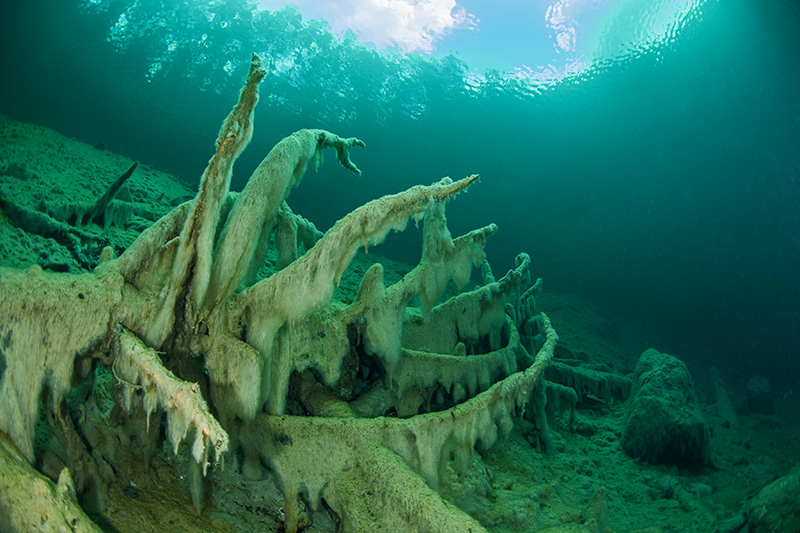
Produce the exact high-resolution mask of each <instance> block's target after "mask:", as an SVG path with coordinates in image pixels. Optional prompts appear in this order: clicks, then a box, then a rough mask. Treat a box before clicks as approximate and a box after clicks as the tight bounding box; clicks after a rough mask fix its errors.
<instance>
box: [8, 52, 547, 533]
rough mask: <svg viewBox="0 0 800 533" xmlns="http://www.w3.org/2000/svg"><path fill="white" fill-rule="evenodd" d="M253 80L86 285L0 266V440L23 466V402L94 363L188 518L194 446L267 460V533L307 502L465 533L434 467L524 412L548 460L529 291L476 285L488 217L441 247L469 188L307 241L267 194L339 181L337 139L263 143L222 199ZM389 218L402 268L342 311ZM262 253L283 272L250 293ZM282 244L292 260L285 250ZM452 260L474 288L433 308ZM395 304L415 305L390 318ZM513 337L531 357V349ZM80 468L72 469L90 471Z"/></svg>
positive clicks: (392, 200)
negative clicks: (325, 177)
mask: <svg viewBox="0 0 800 533" xmlns="http://www.w3.org/2000/svg"><path fill="white" fill-rule="evenodd" d="M264 75H265V73H264V70H263V68H262V66H261V61H260V59H259V58H258V56H256V55H254V56H253V58H252V62H251V67H250V72H249V74H248V76H247V81H246V84H245V86H244V87H243V89H242V91H241V93H240V96H239V101H238V103H237V105H236V106H235V107H234V109H233V110H232V111H231V114H230V115H229V116H228V118H227V119H226V120H225V122H224V124H223V126H222V128H221V130H220V133H219V137H218V139H217V145H216V147H217V150H216V154H215V155H214V157H213V158H212V159H211V161H210V162H209V165H208V167H207V169H206V171H205V172H204V174H203V178H202V182H201V186H200V191H199V192H198V195H197V197H196V198H195V199H194V200H193V201H191V202H186V203H184V204H181V205H180V206H178V207H176V208H175V209H173V210H172V211H170V212H169V213H168V214H167V215H165V216H164V217H162V218H161V219H160V220H158V221H157V222H156V223H155V224H153V225H152V226H151V227H150V228H148V229H147V230H146V231H144V232H143V233H142V234H141V235H140V236H139V238H138V239H137V240H136V241H135V242H134V243H133V244H132V245H131V246H130V247H129V248H128V249H127V250H126V251H125V252H124V253H123V254H122V255H121V256H120V257H119V258H116V259H113V258H112V257H111V256H112V253H111V251H110V250H109V251H108V253H105V254H103V258H104V260H103V262H102V263H101V264H100V265H99V266H98V267H97V268H96V269H95V270H94V271H93V272H91V273H84V274H77V275H76V274H60V273H59V274H57V273H47V272H44V271H43V270H42V269H41V268H40V267H38V266H33V267H30V268H29V269H27V270H25V271H19V270H10V269H4V270H2V271H0V301H2V302H3V303H2V305H3V312H2V313H0V339H2V345H0V349H2V352H0V355H1V356H2V361H3V363H4V365H5V369H4V371H3V374H2V378H0V430H1V431H2V432H4V433H6V434H7V435H8V436H9V437H10V439H11V440H12V441H13V442H14V444H15V445H16V447H17V448H18V449H19V450H20V451H21V452H22V455H23V456H24V457H25V459H27V460H28V461H30V462H33V461H34V459H35V457H34V435H35V425H36V422H37V419H38V412H39V406H40V398H41V397H42V396H43V395H44V396H45V397H46V398H47V401H46V402H45V404H46V405H45V408H46V409H48V410H50V411H52V412H58V410H59V409H61V405H62V402H63V401H64V398H65V396H66V395H67V394H68V393H69V392H70V391H71V390H72V388H73V384H74V383H75V382H76V381H77V380H88V383H89V385H90V386H95V385H96V378H95V377H94V376H95V374H94V372H93V364H92V362H93V360H94V359H97V360H99V361H100V362H101V363H102V364H103V365H105V366H107V367H109V368H111V369H112V371H113V373H114V376H115V377H116V379H117V381H118V382H119V387H120V388H121V390H122V398H121V402H122V403H124V404H125V407H126V408H127V407H129V406H130V405H131V404H132V403H134V402H133V401H134V399H135V403H137V404H138V403H139V402H141V405H142V406H143V409H144V411H145V412H146V413H147V418H146V424H145V427H144V428H142V430H141V431H142V433H143V435H142V437H141V438H142V439H143V440H146V439H148V438H149V439H156V438H158V436H157V435H154V434H150V432H149V431H148V429H149V425H150V423H151V414H152V413H153V412H155V411H158V413H159V415H158V416H160V414H161V412H162V411H163V412H164V413H166V415H167V431H166V433H167V436H168V439H169V441H170V443H171V444H172V445H173V448H174V450H175V451H176V453H177V449H178V446H179V445H180V443H181V442H182V441H183V440H185V439H186V438H188V439H191V442H192V444H191V452H192V457H193V459H194V461H193V464H192V465H191V466H189V468H190V472H189V474H190V475H189V476H188V477H189V479H190V483H189V484H190V490H191V492H192V499H193V502H194V504H195V506H196V507H198V508H200V506H201V505H202V499H203V489H204V486H203V483H202V477H201V476H199V475H198V474H197V472H198V469H199V470H202V472H203V474H205V472H206V469H207V466H208V460H209V455H211V456H212V457H213V458H215V459H217V458H219V457H224V456H225V452H226V450H232V449H233V448H234V447H235V448H238V449H241V450H242V452H243V455H244V459H243V461H242V464H241V470H242V474H243V475H244V476H245V478H256V479H257V478H259V477H260V476H261V475H262V471H261V464H262V461H263V463H266V464H267V465H268V466H269V468H270V470H271V474H272V475H273V476H274V479H275V481H276V483H277V484H278V486H279V487H280V489H281V491H282V492H283V496H284V498H285V505H284V516H285V528H286V531H296V530H297V529H298V527H299V525H300V524H301V522H302V520H301V515H302V510H301V506H302V504H301V500H302V502H303V503H304V504H305V505H307V506H308V507H309V508H310V509H311V510H317V509H321V508H323V501H324V507H325V508H326V509H328V510H329V511H330V513H331V515H332V517H333V519H334V520H335V521H336V522H337V523H338V525H339V527H340V529H341V530H344V531H364V530H374V529H376V528H380V527H384V528H386V529H395V530H396V529H397V528H398V527H400V528H401V529H409V530H421V531H468V530H471V531H480V530H482V529H483V527H482V526H481V525H480V524H479V523H478V522H477V521H476V520H475V519H474V518H472V517H470V516H469V515H467V514H466V513H464V512H463V511H461V510H459V509H458V508H456V507H454V506H453V505H452V504H450V503H447V502H446V501H445V500H443V499H442V498H441V497H440V496H439V494H438V493H437V489H438V488H439V486H440V484H441V483H442V482H443V481H445V479H446V477H447V469H446V466H447V464H448V461H449V458H450V457H451V455H452V457H453V461H454V465H455V468H456V471H460V472H462V473H463V472H464V471H465V470H466V469H467V468H468V467H469V465H470V464H471V456H472V451H473V449H475V448H478V449H479V450H485V449H487V448H489V447H491V446H492V445H493V444H494V443H495V442H496V440H497V439H498V437H500V436H502V435H507V434H508V433H509V432H510V430H511V427H512V425H513V420H512V415H514V414H517V413H521V412H524V411H525V410H528V411H529V413H530V414H531V416H532V418H533V421H534V424H535V426H536V428H537V430H538V432H539V433H540V434H541V440H542V442H543V443H545V444H544V445H543V447H544V448H548V449H549V448H552V445H551V444H547V443H549V442H550V441H549V434H548V427H547V422H546V414H545V393H544V381H543V379H544V378H543V372H544V369H545V368H546V367H547V366H548V365H549V363H550V360H551V358H552V357H553V351H554V349H555V345H556V341H557V335H556V333H555V331H554V329H553V328H552V326H551V324H550V321H549V320H548V318H547V316H545V315H544V314H543V313H536V311H535V305H534V303H533V298H534V296H535V295H536V294H538V292H539V291H540V290H541V280H538V281H537V282H536V283H535V284H534V285H533V287H531V288H528V287H529V286H530V284H531V279H530V273H529V269H530V258H529V257H528V256H527V254H520V255H519V256H518V257H517V261H516V266H515V268H514V269H512V270H511V271H509V272H508V273H507V274H506V275H505V276H503V277H502V278H500V279H499V280H495V278H494V275H493V274H491V269H490V268H489V267H488V263H487V262H486V261H485V254H484V251H483V247H484V244H485V241H486V239H487V238H488V237H489V236H490V235H491V234H492V233H494V232H495V231H496V226H494V225H493V224H492V225H489V226H486V227H484V228H480V229H477V230H475V231H472V232H470V233H468V234H466V235H464V236H461V237H458V238H456V239H453V238H452V237H451V235H450V233H449V230H448V229H447V225H446V220H445V215H444V207H445V204H446V203H447V202H448V201H450V200H451V199H453V198H454V197H455V196H456V195H457V194H458V193H459V192H461V191H463V190H466V189H467V188H468V187H469V186H470V185H472V184H473V183H474V182H475V181H476V180H477V178H478V176H477V175H473V176H470V177H467V178H464V179H462V180H458V181H452V180H451V179H449V178H444V179H442V180H440V181H439V182H437V183H434V184H432V185H428V186H422V185H418V186H415V187H412V188H410V189H408V190H406V191H404V192H401V193H398V194H394V195H389V196H385V197H383V198H380V199H377V200H374V201H372V202H369V203H367V204H365V205H364V206H362V207H360V208H358V209H356V210H354V211H352V212H351V213H349V214H348V215H346V216H345V217H344V218H342V219H341V220H339V221H338V222H337V223H336V224H335V225H334V226H333V227H332V228H331V229H330V230H328V231H327V232H326V233H324V234H319V232H318V231H316V228H313V225H311V226H309V224H310V223H308V224H306V222H307V221H305V222H304V219H302V218H301V217H298V216H297V215H295V214H294V213H291V211H290V210H289V209H288V206H286V204H285V200H286V198H287V196H288V195H289V192H290V191H291V189H292V188H293V187H295V186H296V185H297V184H298V183H299V182H300V180H301V178H302V176H303V173H304V172H305V169H306V167H307V165H308V163H309V162H310V163H312V164H313V165H314V166H315V167H317V166H318V165H319V164H320V163H321V161H322V151H323V150H324V149H325V148H333V149H335V150H336V153H337V159H338V161H339V163H340V164H341V165H342V166H343V167H345V168H347V169H349V170H351V171H353V172H354V173H355V174H360V171H359V169H358V167H357V166H356V165H355V164H354V163H353V162H352V161H351V160H350V155H349V150H350V148H352V147H354V146H360V147H363V146H364V143H363V142H362V141H360V140H359V139H355V138H349V139H345V138H341V137H339V136H337V135H335V134H332V133H330V132H327V131H324V130H301V131H299V132H297V133H294V134H292V135H291V136H289V137H287V138H286V139H284V140H282V141H280V142H279V143H278V144H277V145H276V146H275V147H274V148H273V149H272V151H270V153H269V154H268V155H267V156H266V158H265V159H264V161H263V162H262V163H261V165H260V166H259V167H258V169H257V170H256V171H255V173H254V175H253V177H252V178H251V179H250V181H249V182H248V185H247V187H246V188H245V190H244V191H243V192H242V193H241V194H233V193H231V192H230V191H229V186H230V179H231V173H232V168H233V164H234V162H235V160H236V158H237V157H238V156H239V154H240V153H241V152H242V150H244V148H245V146H246V145H247V144H248V142H249V140H250V138H251V136H252V128H253V110H254V108H255V105H256V103H257V101H258V84H259V82H260V81H261V79H262V78H263V77H264ZM411 218H414V219H416V220H419V219H424V228H423V231H424V234H423V241H424V242H423V254H422V259H421V261H420V263H419V265H418V266H417V267H416V268H415V269H413V270H412V271H411V272H410V273H408V274H407V275H406V276H405V277H404V278H403V279H402V280H400V281H399V282H397V283H395V284H393V285H390V286H388V287H387V286H386V285H385V283H384V279H383V275H384V273H383V267H382V266H381V265H380V264H375V265H373V266H372V267H371V268H370V269H369V270H368V271H367V272H366V273H365V274H364V277H363V279H362V281H361V284H360V287H359V289H358V294H357V296H356V297H355V299H354V300H352V302H351V303H349V304H343V303H341V302H338V301H336V300H334V298H333V293H334V288H335V286H336V285H337V284H338V282H339V280H340V279H341V277H342V275H343V273H344V272H345V270H346V269H347V267H348V265H349V264H350V262H351V260H352V258H353V257H354V255H355V254H356V252H357V250H358V249H359V248H360V247H361V246H365V247H366V246H369V245H375V244H378V243H380V242H382V241H383V240H384V238H385V237H386V235H387V234H388V233H389V231H390V230H402V229H404V228H405V227H406V225H407V222H408V220H409V219H411ZM287 228H288V229H287ZM287 235H288V236H287ZM301 241H302V242H301ZM270 243H274V246H276V247H278V248H279V250H278V254H279V257H281V258H282V259H281V261H280V266H282V267H283V268H281V269H279V270H277V271H275V272H274V273H272V274H271V275H270V276H268V277H266V278H264V279H261V280H259V281H255V278H256V275H255V273H256V271H257V270H258V269H259V267H260V266H261V265H262V264H263V263H264V260H265V257H266V255H267V251H268V249H269V246H270ZM301 244H302V246H303V247H304V248H306V249H307V251H306V252H305V253H304V254H302V255H300V256H299V257H298V246H300V245H301ZM473 266H478V267H480V268H481V270H482V272H483V274H484V275H483V284H482V285H481V286H479V287H477V288H475V289H474V290H471V291H469V292H464V293H462V294H460V295H458V296H455V297H452V298H449V299H447V300H446V301H444V302H442V303H438V302H439V300H440V298H441V296H442V294H443V293H444V291H445V289H446V287H447V285H448V284H449V283H450V282H451V281H452V282H453V283H454V284H455V286H456V287H457V288H458V289H459V290H461V289H462V288H463V287H464V286H465V285H466V284H467V282H468V281H469V279H470V275H471V271H472V267H473ZM412 299H416V300H417V301H419V303H420V304H421V306H420V308H419V310H417V309H411V308H409V302H410V301H411V300H412ZM437 303H438V305H437ZM520 331H525V336H526V337H527V340H526V344H527V345H529V346H531V345H537V346H538V351H537V353H536V354H535V355H531V354H530V353H529V352H528V351H527V350H526V348H525V347H524V345H523V343H522V341H521V335H520ZM92 380H95V381H92ZM84 383H86V381H84ZM86 419H87V420H88V419H90V417H86ZM78 423H79V425H80V424H81V423H84V424H85V423H90V422H88V421H86V420H84V421H83V422H81V421H79V422H78ZM93 430H94V431H95V432H97V431H103V430H102V429H98V428H97V427H94V428H93ZM64 431H65V432H74V431H78V429H76V428H74V427H72V428H70V427H66V428H65V429H64ZM105 431H106V432H107V433H108V434H109V435H113V434H114V431H115V430H114V428H113V427H108V428H106V429H105ZM148 435H149V436H148ZM94 440H95V441H96V442H100V441H102V439H94ZM108 441H109V442H110V441H111V438H110V437H109V439H108ZM95 450H97V451H98V453H97V454H94V455H88V456H89V457H93V458H94V460H96V461H100V460H101V459H102V462H103V463H104V464H105V463H109V464H112V465H113V464H114V462H115V459H118V455H119V452H117V451H116V450H114V451H113V452H112V451H109V450H108V449H107V445H106V448H101V447H100V446H99V445H98V447H97V448H95ZM103 450H105V451H103ZM210 451H211V452H213V453H212V454H209V452H210ZM98 457H100V458H98ZM309 458H314V460H313V461H311V460H309ZM76 464H77V463H76ZM105 466H108V465H105ZM83 468H86V469H87V472H83V473H82V475H81V476H75V475H73V478H77V477H86V476H91V475H95V474H91V472H90V470H91V468H92V467H91V465H84V466H83ZM95 468H96V470H97V471H101V470H102V468H100V467H99V466H97V465H95ZM65 483H66V482H65ZM94 486H95V487H102V486H103V483H102V482H98V483H95V485H94ZM364 494H369V495H370V497H367V498H365V497H364ZM79 496H80V495H79ZM0 498H2V499H7V498H8V495H7V494H6V495H3V494H0ZM96 501H99V502H102V501H103V498H102V497H98V498H96ZM0 503H2V502H0ZM70 509H71V508H70ZM72 512H73V511H72V510H70V513H72ZM70 516H71V517H72V516H73V515H70ZM15 519H16V518H15V517H11V518H10V520H15ZM71 519H72V520H77V519H75V518H74V517H73V518H71ZM82 520H84V521H85V522H86V524H87V525H86V527H87V528H90V527H91V526H90V524H91V523H90V521H89V519H88V518H87V517H84V518H83V519H82ZM22 524H24V523H23V522H12V523H10V524H0V526H3V527H6V526H7V527H8V528H9V529H12V530H13V529H19V528H20V527H23V525H22Z"/></svg>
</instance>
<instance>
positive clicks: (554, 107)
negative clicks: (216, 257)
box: [0, 0, 800, 393]
mask: <svg viewBox="0 0 800 533" xmlns="http://www.w3.org/2000/svg"><path fill="white" fill-rule="evenodd" d="M418 4H426V5H427V4H431V5H433V4H436V2H420V3H418ZM444 4H448V3H447V2H445V3H444ZM450 4H453V5H452V6H451V8H450V9H446V10H445V11H441V10H439V11H437V10H435V9H434V7H431V10H430V11H426V12H425V13H423V14H424V15H425V17H427V18H425V20H424V21H423V22H424V24H422V25H421V26H414V25H410V26H407V27H406V26H404V27H400V28H399V30H398V28H397V27H395V26H393V25H392V24H389V23H386V24H384V26H383V29H382V28H381V25H380V24H379V25H378V26H377V27H375V25H374V24H373V25H371V26H370V25H362V26H358V25H357V24H356V22H357V19H358V17H356V16H350V17H348V16H346V15H347V13H344V14H342V13H339V12H336V10H335V9H334V8H332V7H330V6H335V5H339V6H345V7H347V6H350V7H351V8H352V7H353V6H356V7H357V6H358V2H355V1H352V2H343V3H326V4H324V5H327V6H328V7H327V8H323V7H320V5H323V4H322V3H321V2H318V3H316V6H315V3H313V2H305V3H304V2H300V6H299V8H298V7H287V6H283V3H282V2H262V3H261V4H259V3H257V2H247V1H245V0H236V1H221V0H217V1H211V2H199V1H198V2H190V1H184V2H179V1H168V0H161V1H155V0H138V1H127V2H122V1H115V0H58V1H55V0H42V1H21V2H20V1H18V2H4V3H3V7H2V8H0V9H1V10H2V16H1V17H0V26H2V27H1V28H0V39H1V40H2V42H0V50H2V51H1V52H0V68H1V69H2V72H3V83H2V84H0V113H3V114H6V115H9V116H11V117H13V118H15V119H19V120H24V121H29V122H33V123H36V124H40V125H44V126H47V127H50V128H53V129H55V130H57V131H59V132H61V133H63V134H65V135H69V136H74V137H76V138H77V139H79V140H81V141H84V142H87V143H90V144H95V143H98V142H102V143H103V144H104V146H105V147H106V148H107V149H108V150H110V151H113V152H117V153H121V154H124V155H127V156H129V157H131V158H134V159H137V160H140V161H142V162H145V163H146V164H148V165H150V166H152V167H155V168H158V169H160V170H164V171H167V172H171V173H174V174H176V175H178V176H180V177H181V178H182V179H183V180H185V181H186V182H187V183H190V184H192V185H193V186H194V185H195V184H196V183H197V182H198V179H199V177H200V175H201V173H202V171H203V168H204V167H205V165H206V162H207V161H208V159H209V158H210V157H211V155H213V153H214V144H213V140H214V138H215V136H216V133H217V131H218V128H219V124H220V122H221V121H222V119H223V118H224V117H225V115H226V114H227V112H228V111H229V110H230V108H231V106H232V105H233V103H234V102H235V99H236V96H237V94H238V90H239V87H241V84H242V81H243V79H244V77H245V74H246V71H247V67H248V65H249V61H250V56H251V53H254V52H255V53H258V54H260V55H261V56H262V58H263V59H264V63H265V66H267V69H268V74H267V77H266V78H265V80H264V82H263V85H262V88H261V95H262V96H261V103H260V104H259V107H258V109H257V111H256V118H255V120H256V128H255V131H256V133H255V137H254V139H253V142H252V143H251V144H250V146H249V148H248V149H247V150H246V151H245V153H244V155H243V156H242V158H241V159H240V160H239V162H238V163H237V166H236V168H235V171H234V181H233V189H235V190H240V189H241V188H242V187H243V186H244V180H245V179H246V178H247V177H248V176H249V175H250V174H251V172H252V170H253V169H254V168H255V166H256V165H257V164H258V162H259V161H260V160H261V158H262V157H263V156H264V155H265V154H266V152H267V151H268V150H269V148H270V147H272V146H273V145H274V144H275V143H276V142H277V141H278V140H279V139H281V138H283V137H285V136H286V135H288V134H290V133H292V132H293V131H295V130H297V129H300V128H325V129H329V130H331V131H334V132H336V133H338V134H340V135H342V136H347V137H349V136H355V137H358V138H360V139H363V140H364V141H365V142H366V145H367V147H366V149H365V150H360V149H355V150H353V153H352V154H351V155H352V157H353V159H354V161H356V162H357V164H358V165H359V167H360V168H361V170H362V171H363V175H362V176H361V177H355V176H353V175H350V174H348V173H346V172H345V171H344V170H342V169H340V168H338V167H336V165H332V164H328V165H325V166H324V167H323V168H322V169H321V171H320V173H319V174H314V173H313V172H309V173H308V174H307V175H306V176H305V178H304V182H303V183H302V184H301V185H300V187H299V188H298V189H297V190H295V191H294V192H293V193H292V196H291V197H290V198H289V203H290V205H291V206H292V208H293V209H294V211H295V212H298V213H302V214H304V215H305V216H306V217H308V218H310V219H311V220H312V221H313V222H314V223H315V224H316V225H317V226H318V227H319V228H321V229H325V228H328V227H330V226H331V225H332V224H333V222H335V221H336V220H337V219H338V218H340V217H342V216H343V215H344V214H346V213H348V212H350V211H351V210H353V209H354V208H355V207H357V206H359V205H362V204H364V203H365V202H367V201H369V200H371V199H373V198H376V197H379V196H381V195H384V194H388V193H394V192H397V191H400V190H403V189H405V188H407V187H409V186H411V185H415V184H417V183H432V182H434V181H436V180H439V179H440V178H441V177H442V176H450V177H452V178H453V179H457V178H461V177H464V176H467V175H470V174H472V173H479V174H480V175H481V179H480V182H479V183H477V184H476V185H474V186H473V187H472V189H471V190H470V193H469V194H468V195H465V196H464V197H463V198H461V199H459V201H458V202H454V203H453V204H452V205H450V206H449V207H448V223H449V226H450V229H451V231H452V232H453V234H454V235H459V234H463V233H464V232H466V231H469V230H471V229H473V228H475V227H479V226H483V225H486V224H489V223H491V222H494V223H496V224H497V225H498V227H499V230H498V232H497V233H496V235H494V236H493V237H492V238H491V239H490V240H489V243H488V245H487V253H488V257H489V259H490V260H491V261H492V264H493V265H494V268H495V271H496V272H503V271H505V270H506V269H507V268H509V267H511V266H512V265H513V259H514V256H515V254H516V253H517V252H518V251H526V252H528V253H530V255H531V257H532V259H533V267H532V270H533V272H534V273H535V274H536V275H537V276H541V277H543V278H544V280H545V290H546V291H548V292H551V291H552V292H557V293H567V294H576V295H579V296H580V297H582V298H584V299H586V300H588V301H590V302H593V303H594V304H595V305H597V306H598V307H599V308H602V309H604V310H607V311H608V312H610V313H613V314H615V315H616V316H618V317H621V318H625V319H627V320H630V321H634V322H636V323H637V324H639V325H641V326H644V327H646V328H648V329H649V330H651V331H652V332H653V335H654V336H656V337H658V338H660V339H662V342H663V343H664V345H665V347H666V348H668V349H670V350H671V351H672V353H675V355H678V356H680V357H681V358H684V359H686V360H687V361H692V359H693V358H695V360H699V358H708V357H711V358H712V360H710V361H704V362H705V363H710V364H714V365H717V366H723V367H734V368H736V369H738V371H740V372H741V373H742V374H745V375H756V374H763V375H766V376H768V377H769V379H770V380H771V381H773V383H774V384H777V385H779V386H780V387H781V389H782V390H784V391H785V392H787V393H789V392H791V391H797V387H798V385H800V377H799V376H800V364H798V352H799V351H800V328H798V310H799V309H800V303H798V302H800V283H798V271H800V269H799V268H798V267H799V266H800V170H799V169H800V99H798V94H800V91H798V89H800V68H798V67H799V66H800V34H799V33H798V32H797V28H798V27H799V24H800V7H798V4H797V3H796V2H793V1H790V0H763V1H755V0H705V1H702V0H698V1H672V2H670V1H666V0H664V1H661V2H655V1H652V0H639V1H636V0H618V1H614V0H608V1H602V0H593V1H589V0H586V1H584V2H581V1H578V0H574V1H567V0H559V1H556V0H545V1H542V2H540V1H531V2H510V1H502V2H481V1H477V0H472V1H469V2H459V4H458V5H455V4H454V3H453V2H451V3H450ZM522 4H525V5H524V6H522ZM448 5H449V4H448ZM325 9H327V10H328V11H325ZM342 9H344V7H343V8H342ZM442 13H444V15H442ZM351 15H352V13H351ZM314 17H328V20H327V21H325V20H322V19H319V18H314ZM379 20H380V19H379ZM354 21H355V22H354ZM348 24H351V26H352V27H350V29H349V30H348ZM395 30H398V31H396V32H395ZM392 32H395V33H392ZM419 233H420V232H419V231H417V232H414V231H407V232H405V233H403V234H398V235H394V236H390V237H389V239H387V241H386V243H385V244H383V245H382V246H381V250H380V252H379V253H384V254H386V255H389V256H392V257H394V258H397V259H402V260H407V261H408V262H412V263H413V262H415V261H416V260H417V259H418V257H419V250H420V246H419V241H420V235H419ZM556 328H558V325H557V324H556ZM709 354H710V355H709Z"/></svg>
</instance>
